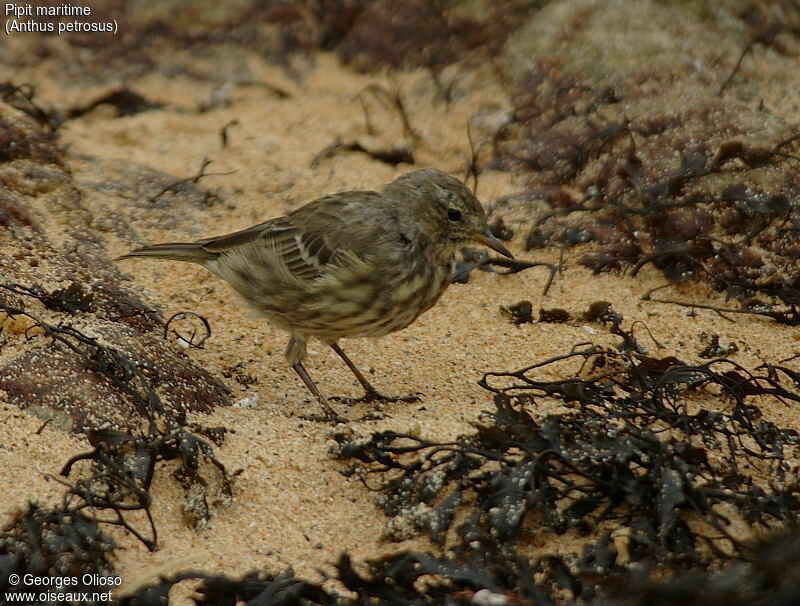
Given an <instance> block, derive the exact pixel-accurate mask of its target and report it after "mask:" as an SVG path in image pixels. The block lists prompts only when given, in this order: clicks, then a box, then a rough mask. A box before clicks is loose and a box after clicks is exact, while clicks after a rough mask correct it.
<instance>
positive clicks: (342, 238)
mask: <svg viewBox="0 0 800 606" xmlns="http://www.w3.org/2000/svg"><path fill="white" fill-rule="evenodd" d="M358 193H359V194H364V195H368V196H369V197H370V198H371V197H372V196H377V194H373V193H372V192H358ZM347 202H348V200H347V197H344V198H342V196H341V194H337V195H334V196H329V197H327V198H321V199H320V200H317V201H315V202H311V203H310V204H307V205H306V206H304V207H301V208H300V209H298V211H296V212H294V213H291V214H289V215H287V216H285V217H279V218H277V219H272V220H270V221H266V222H264V223H259V224H258V225H254V226H252V227H248V228H247V229H243V230H241V231H237V232H233V233H230V234H226V235H223V236H218V237H215V238H206V239H204V240H199V241H198V244H200V245H201V247H202V248H203V249H204V250H206V251H208V252H212V253H218V254H223V255H224V254H225V253H232V254H235V253H236V252H242V251H243V249H246V248H250V247H257V248H258V249H260V250H262V251H264V252H265V253H266V252H267V251H269V254H268V257H270V258H272V259H273V261H274V264H275V265H276V266H281V267H280V269H281V270H284V269H285V270H288V272H289V273H290V274H291V275H292V276H293V277H294V278H296V279H300V280H313V279H315V278H318V277H319V276H321V275H323V274H324V273H325V269H326V267H328V266H329V265H340V264H342V263H345V262H347V263H349V262H352V257H353V254H354V251H353V247H352V245H351V243H350V242H348V241H347V239H346V235H345V232H346V227H347V225H348V223H350V222H351V221H350V220H349V218H348V214H349V213H348V212H347V206H348V204H347ZM258 256H262V255H258ZM262 258H263V256H262ZM276 268H277V267H276Z"/></svg>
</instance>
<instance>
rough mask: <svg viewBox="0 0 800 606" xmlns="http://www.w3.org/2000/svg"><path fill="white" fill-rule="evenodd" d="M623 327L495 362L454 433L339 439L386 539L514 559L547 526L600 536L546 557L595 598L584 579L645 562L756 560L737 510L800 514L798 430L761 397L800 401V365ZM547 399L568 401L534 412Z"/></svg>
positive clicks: (575, 590) (777, 519)
mask: <svg viewBox="0 0 800 606" xmlns="http://www.w3.org/2000/svg"><path fill="white" fill-rule="evenodd" d="M605 315H609V314H605ZM620 322H621V318H620V317H619V315H618V314H616V315H615V316H614V317H613V318H611V327H610V330H611V332H612V333H614V334H618V335H619V336H620V337H621V342H620V344H619V346H618V347H617V348H616V349H609V348H604V347H598V346H595V345H591V344H581V345H577V346H576V347H575V348H574V349H573V350H572V351H569V352H567V353H564V354H562V355H560V356H555V357H553V358H550V359H547V360H544V361H542V362H539V363H536V364H532V365H530V366H527V367H525V368H522V369H520V370H517V371H513V372H489V373H486V374H485V375H484V377H483V379H482V380H481V381H480V384H481V385H482V386H483V387H484V388H485V389H487V390H489V391H491V392H492V393H494V394H495V396H494V405H495V409H494V410H493V411H492V412H489V413H487V414H485V415H484V416H483V417H482V419H481V420H480V421H479V422H478V423H477V424H476V430H475V432H474V433H471V434H469V435H464V436H462V437H460V438H458V439H456V440H455V441H453V442H437V441H435V440H429V439H425V438H422V437H419V436H415V435H409V434H400V433H395V432H391V431H383V432H379V433H375V434H373V435H371V436H370V437H368V438H355V439H354V438H353V437H352V436H345V435H339V436H337V437H336V439H337V440H338V442H339V449H338V455H339V456H340V457H341V458H342V459H344V460H347V461H351V462H352V463H351V468H350V473H354V474H357V475H358V476H359V477H361V478H362V479H363V481H364V482H365V484H366V485H367V486H369V487H370V488H371V489H372V490H374V491H376V492H377V493H378V494H379V495H380V497H379V504H380V505H381V507H382V508H383V510H384V511H385V512H386V513H387V515H388V516H390V518H391V521H390V523H389V526H387V535H388V536H389V537H395V538H406V537H407V536H409V533H411V534H414V533H416V532H424V533H425V534H427V535H428V536H429V537H430V538H431V539H432V540H433V541H435V542H436V543H438V544H440V545H442V546H445V545H446V546H448V548H450V549H456V550H457V551H458V552H459V553H461V554H465V557H466V554H473V556H474V557H480V558H484V559H488V560H491V559H494V560H496V561H498V562H504V563H506V565H508V564H509V563H512V562H516V561H517V560H518V558H519V555H520V553H524V552H525V551H524V545H526V544H527V543H528V542H529V541H530V540H531V539H532V538H533V537H534V536H537V535H540V534H542V533H544V532H549V533H553V534H558V535H560V534H565V533H568V534H570V535H571V536H573V537H576V538H577V537H581V536H585V535H588V534H591V535H592V536H594V537H597V536H598V535H599V536H600V539H599V540H595V541H594V542H592V541H590V540H589V539H586V540H585V542H584V553H583V556H582V557H583V561H582V562H581V563H578V564H576V561H575V560H572V561H571V563H567V562H566V560H562V561H557V560H550V563H551V564H553V565H554V566H555V567H554V568H551V569H550V570H549V572H548V573H547V575H546V578H548V579H549V582H552V583H553V584H554V586H558V587H560V588H562V589H564V588H566V589H568V590H569V592H570V593H571V595H572V596H573V597H574V598H578V597H582V598H589V597H592V592H593V590H592V589H591V584H587V579H588V578H589V577H590V576H591V577H596V575H597V574H601V575H602V576H604V577H605V582H609V580H610V579H611V578H613V577H614V575H623V574H627V571H629V570H632V569H633V564H635V563H639V565H647V566H651V565H658V566H661V567H668V568H670V569H672V570H676V569H684V568H687V569H688V568H693V567H696V566H707V565H708V564H710V563H712V562H713V563H719V562H727V561H730V560H731V559H732V558H736V557H750V556H752V551H751V548H750V546H749V545H748V543H747V542H746V541H745V540H744V537H743V536H742V535H741V532H740V531H739V532H737V531H736V530H735V528H736V523H737V522H736V521H737V520H738V521H740V522H741V523H744V524H747V525H754V526H759V527H761V528H763V529H775V528H780V527H782V526H783V525H785V524H795V523H797V521H798V518H799V517H800V482H798V479H797V477H796V475H795V473H794V471H793V468H792V465H791V463H790V462H789V460H788V459H789V458H790V457H791V456H793V455H794V454H795V453H796V450H797V447H798V444H800V435H798V432H797V431H796V430H794V429H789V428H781V427H779V426H777V425H775V424H774V423H772V422H770V421H767V420H766V419H765V418H764V417H763V416H762V413H761V411H760V409H759V408H758V405H757V402H758V401H759V399H760V398H762V397H771V398H775V399H777V400H779V401H781V402H784V403H785V404H786V405H792V406H796V405H798V404H800V373H798V372H797V371H795V370H793V369H791V368H788V367H786V366H782V365H770V364H765V365H764V366H763V367H761V368H758V369H755V370H752V371H751V370H748V369H746V368H744V367H742V366H741V365H739V364H736V363H735V362H733V361H731V360H728V359H725V358H716V359H713V360H710V361H708V362H706V363H704V364H696V365H693V364H686V363H684V362H682V361H680V360H678V359H676V358H672V357H667V358H655V357H651V356H648V355H646V354H645V353H643V350H644V348H643V347H642V346H641V345H640V344H639V343H638V342H637V341H636V339H635V337H634V336H633V334H632V333H631V332H630V331H625V330H624V329H622V328H621V327H620ZM545 398H546V399H548V400H550V401H554V400H555V401H560V402H562V403H563V405H564V406H566V407H567V409H568V410H567V411H566V412H562V413H557V414H549V415H546V416H545V415H541V414H535V413H533V412H532V411H533V410H535V407H536V405H537V404H538V403H539V402H540V401H542V400H544V399H545ZM612 538H613V540H612ZM453 540H455V541H456V542H455V545H453V544H452V541H453ZM590 556H591V557H590ZM601 556H602V558H604V559H605V561H606V563H605V564H602V562H600V561H599V560H600V559H601ZM576 557H577V554H576ZM545 560H546V558H543V561H545ZM543 561H540V562H539V566H543ZM592 561H594V562H595V565H594V569H593V566H592V565H591V563H592ZM601 564H602V565H601ZM603 571H604V572H603ZM612 573H613V574H612ZM596 580H597V579H596V578H595V579H594V581H593V583H594V582H596Z"/></svg>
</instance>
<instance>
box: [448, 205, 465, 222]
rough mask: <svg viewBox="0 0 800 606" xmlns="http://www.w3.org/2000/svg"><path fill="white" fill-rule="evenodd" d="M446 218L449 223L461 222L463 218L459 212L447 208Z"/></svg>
mask: <svg viewBox="0 0 800 606" xmlns="http://www.w3.org/2000/svg"><path fill="white" fill-rule="evenodd" d="M447 218H448V219H450V220H451V221H461V219H463V218H464V217H463V216H462V215H461V211H460V210H458V209H456V208H448V209H447Z"/></svg>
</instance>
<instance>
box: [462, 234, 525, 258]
mask: <svg viewBox="0 0 800 606" xmlns="http://www.w3.org/2000/svg"><path fill="white" fill-rule="evenodd" d="M469 235H470V236H472V237H473V238H474V239H475V240H477V241H478V242H480V243H481V244H483V245H484V246H488V247H489V248H491V249H492V250H496V251H497V252H499V253H500V254H501V255H503V256H504V257H508V258H509V259H513V258H514V255H512V254H511V251H510V250H508V249H507V248H506V247H505V246H503V243H502V242H500V240H498V239H497V238H495V237H494V236H493V235H492V233H491V232H490V231H488V230H487V231H485V232H479V231H473V232H470V234H469Z"/></svg>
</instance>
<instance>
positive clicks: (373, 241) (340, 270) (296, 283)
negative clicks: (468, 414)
mask: <svg viewBox="0 0 800 606" xmlns="http://www.w3.org/2000/svg"><path fill="white" fill-rule="evenodd" d="M475 240H477V241H479V242H481V243H482V244H485V245H486V246H489V247H491V248H493V249H494V250H496V251H497V252H499V253H501V254H503V255H505V256H508V257H510V256H511V253H510V252H509V251H508V249H506V247H505V246H503V245H502V244H501V243H500V242H499V241H498V240H497V239H495V238H494V236H492V234H491V233H490V231H489V229H488V227H487V225H486V215H485V212H484V210H483V207H482V206H481V205H480V202H478V200H477V199H476V198H475V196H474V195H473V194H472V192H471V191H470V190H469V189H468V188H467V187H466V186H464V184H463V183H461V182H460V181H458V180H457V179H455V178H453V177H451V176H450V175H447V174H445V173H443V172H441V171H438V170H433V169H427V170H418V171H414V172H411V173H408V174H406V175H403V176H402V177H400V178H398V179H396V180H395V181H393V182H392V183H390V184H389V185H387V186H386V187H385V188H384V190H383V191H382V192H380V193H378V192H373V191H350V192H342V193H338V194H333V195H330V196H325V197H324V198H319V199H318V200H314V201H313V202H309V203H308V204H306V205H305V206H302V207H300V208H298V209H297V210H295V211H293V212H291V213H289V214H288V215H286V216H283V217H279V218H276V219H272V220H270V221H266V222H264V223H260V224H258V225H254V226H253V227H249V228H247V229H244V230H241V231H237V232H234V233H231V234H227V235H224V236H218V237H215V238H207V239H204V240H198V241H197V242H191V243H168V244H155V245H153V246H146V247H144V248H139V249H136V250H134V251H131V252H130V253H128V254H126V255H123V256H122V257H120V258H128V257H155V258H159V259H171V260H176V261H190V262H194V263H199V264H200V265H202V266H203V267H205V268H206V269H208V270H209V271H211V272H212V273H214V274H216V275H218V276H219V277H221V278H222V279H223V280H225V281H226V282H228V283H229V284H230V285H231V286H232V287H233V289H234V290H235V291H236V292H237V293H239V295H241V296H242V298H243V299H244V300H245V301H246V302H247V303H248V305H250V307H252V308H253V309H255V310H256V311H257V312H259V313H260V314H262V315H264V316H265V317H266V318H267V319H269V320H270V321H271V322H273V323H275V324H276V325H278V326H279V327H281V328H283V329H285V330H287V331H289V333H290V335H291V337H290V339H289V345H288V347H287V349H286V359H287V361H288V362H289V365H290V366H292V368H293V369H294V370H295V371H296V372H297V374H298V375H300V378H301V379H302V380H303V382H304V383H305V384H306V386H307V387H308V389H309V390H310V391H311V392H312V393H313V394H314V396H315V397H316V398H317V399H318V400H319V402H320V404H321V405H322V406H323V408H324V409H325V411H326V413H327V415H328V416H329V418H335V419H338V418H339V417H338V415H336V413H335V412H333V410H332V409H331V408H330V406H329V405H328V403H327V402H326V400H325V398H324V397H323V396H322V395H321V394H320V392H319V390H318V389H317V386H316V384H315V383H314V382H313V381H312V380H311V377H309V375H308V373H307V372H306V370H305V367H304V366H303V362H304V361H305V358H306V343H307V341H308V339H309V337H317V338H319V339H321V340H322V341H324V342H325V343H328V344H329V345H331V347H333V349H334V351H336V353H337V354H338V355H339V356H340V357H341V358H342V359H343V360H344V361H345V363H346V364H347V365H348V367H349V368H350V369H351V370H352V371H353V373H354V374H355V376H356V378H357V379H358V381H359V383H361V385H362V386H363V387H364V389H365V392H366V393H365V396H364V399H367V400H372V399H378V398H381V399H398V398H386V397H384V396H382V395H380V394H379V393H378V392H377V391H376V390H375V388H374V387H372V385H371V384H370V383H369V382H368V381H367V379H366V378H365V377H364V375H363V374H361V372H359V370H358V369H357V368H356V366H355V365H354V364H353V363H352V362H351V361H350V359H349V358H348V357H347V356H346V355H345V353H344V352H343V351H342V349H341V348H340V347H339V346H338V344H337V342H338V341H339V339H342V338H351V337H379V336H383V335H386V334H389V333H391V332H394V331H397V330H401V329H403V328H405V327H406V326H408V325H409V324H411V323H412V322H413V321H414V320H415V319H416V318H417V317H418V316H419V315H420V314H421V313H423V312H424V311H426V310H428V309H430V308H431V307H432V306H433V305H434V304H435V303H436V301H437V300H438V299H439V297H440V296H441V295H442V293H443V292H444V291H445V289H446V288H447V287H448V286H449V284H450V276H451V273H452V264H453V260H454V256H455V252H456V250H457V249H458V248H459V247H460V246H463V245H464V244H466V243H467V242H470V241H475ZM399 399H409V398H407V397H402V398H399Z"/></svg>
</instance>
